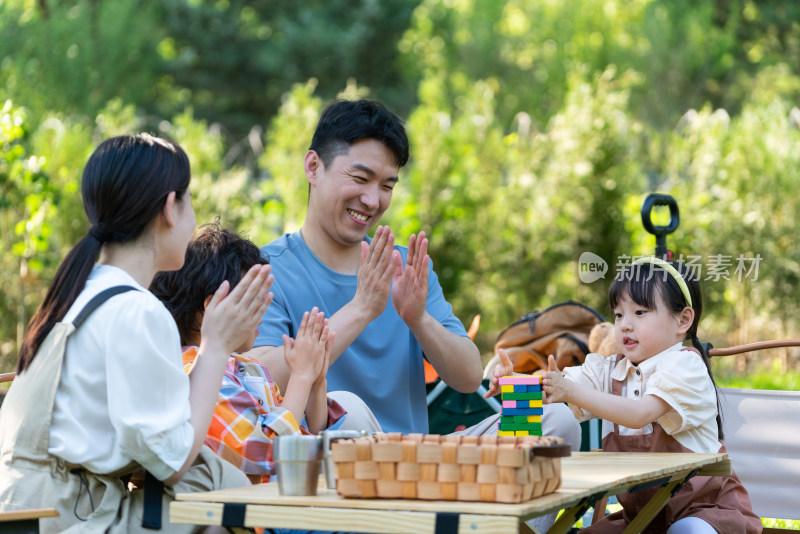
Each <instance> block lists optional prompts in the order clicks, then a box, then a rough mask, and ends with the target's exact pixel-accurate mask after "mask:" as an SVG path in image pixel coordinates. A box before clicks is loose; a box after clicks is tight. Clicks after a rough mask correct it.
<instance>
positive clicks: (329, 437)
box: [320, 430, 367, 489]
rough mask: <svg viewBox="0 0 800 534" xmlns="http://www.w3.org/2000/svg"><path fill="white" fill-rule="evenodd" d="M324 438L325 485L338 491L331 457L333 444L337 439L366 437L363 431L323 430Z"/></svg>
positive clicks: (323, 464) (321, 433)
mask: <svg viewBox="0 0 800 534" xmlns="http://www.w3.org/2000/svg"><path fill="white" fill-rule="evenodd" d="M320 435H321V436H322V467H323V470H324V471H325V485H326V486H328V489H336V472H335V469H334V465H333V458H332V457H331V443H333V442H334V441H336V440H337V439H355V438H360V437H361V436H366V435H367V433H366V432H365V431H363V430H323V431H322V432H320Z"/></svg>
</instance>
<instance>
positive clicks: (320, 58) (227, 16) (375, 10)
mask: <svg viewBox="0 0 800 534" xmlns="http://www.w3.org/2000/svg"><path fill="white" fill-rule="evenodd" d="M417 3H418V0H384V1H381V2H377V1H375V0H357V1H355V2H354V1H352V0H312V1H307V2H300V3H298V2H293V1H287V0H280V1H275V0H270V1H266V0H259V1H255V2H253V1H244V0H227V1H225V2H219V1H216V0H197V1H189V0H166V1H164V2H161V3H160V5H161V9H162V10H163V14H164V24H165V28H166V31H167V33H168V36H167V37H165V38H164V39H163V40H162V41H161V43H159V47H158V48H159V52H160V53H161V56H162V57H163V59H164V60H165V64H166V71H167V73H168V75H169V81H170V84H171V85H174V86H175V87H176V88H180V89H181V90H182V91H183V93H182V94H185V99H184V100H185V102H187V103H191V104H192V105H193V107H194V109H195V112H196V113H197V115H198V116H199V117H201V118H203V119H205V120H208V121H211V122H219V123H221V124H224V125H225V127H226V128H227V129H228V130H229V131H227V132H225V133H227V134H229V135H231V136H232V137H233V138H234V139H238V138H240V137H242V136H245V135H246V134H247V132H248V131H249V130H250V128H251V126H252V125H253V124H255V123H261V124H263V123H265V122H268V121H269V120H271V118H272V117H273V115H274V114H275V113H276V112H277V111H278V108H279V106H280V102H281V96H282V95H283V94H284V93H285V92H288V91H290V90H291V87H292V86H293V84H295V83H299V82H303V81H305V80H308V79H310V78H314V79H316V80H318V86H317V91H318V94H319V96H320V97H321V98H323V99H325V100H329V99H331V98H333V97H335V96H336V94H337V92H338V91H339V90H340V89H341V88H342V87H344V86H345V84H346V82H347V80H348V78H351V77H353V78H357V79H358V80H359V82H360V83H364V84H367V85H369V86H370V87H373V88H375V96H376V97H378V98H380V99H381V100H383V101H385V102H387V103H388V104H389V105H391V106H392V107H394V108H397V109H399V110H401V111H403V112H407V111H408V110H410V109H411V107H412V105H413V94H414V92H413V86H411V85H410V84H409V83H408V82H406V81H405V80H404V79H403V78H402V77H401V76H400V73H399V70H398V64H397V60H396V56H397V51H396V46H395V44H396V42H397V41H398V40H399V38H400V36H401V35H402V33H403V31H405V29H406V28H407V26H408V23H409V20H410V17H411V11H412V9H413V8H414V6H415V5H416V4H417ZM166 111H167V114H169V112H174V110H166Z"/></svg>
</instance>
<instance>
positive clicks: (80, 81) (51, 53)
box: [0, 0, 164, 124]
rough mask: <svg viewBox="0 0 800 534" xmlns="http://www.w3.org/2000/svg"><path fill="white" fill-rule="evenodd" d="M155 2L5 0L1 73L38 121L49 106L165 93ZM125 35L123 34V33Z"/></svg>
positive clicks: (87, 108)
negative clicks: (162, 90)
mask: <svg viewBox="0 0 800 534" xmlns="http://www.w3.org/2000/svg"><path fill="white" fill-rule="evenodd" d="M155 7H156V6H155V4H154V3H153V2H140V1H138V0H118V1H115V2H98V1H97V0H77V1H69V2H65V1H63V0H39V1H37V2H28V1H23V0H4V1H3V2H0V29H1V31H2V35H3V38H2V39H0V57H2V58H3V61H2V62H0V79H2V80H4V91H5V93H6V96H7V97H10V98H13V99H14V101H16V102H18V103H20V104H24V105H25V106H26V108H27V109H28V110H29V113H30V114H31V120H33V121H34V124H37V123H38V122H39V120H40V118H41V117H42V116H43V115H44V114H46V113H47V112H48V111H50V110H57V111H58V112H59V113H62V114H71V113H78V114H82V115H86V116H94V115H95V114H96V113H98V112H99V111H100V110H101V109H103V108H104V107H105V106H106V104H107V103H108V102H109V101H110V100H112V99H114V98H117V99H120V100H122V101H123V102H126V103H135V104H144V103H145V102H148V101H151V100H155V99H157V98H158V91H157V90H156V89H157V88H158V84H157V83H156V81H157V72H158V70H159V68H160V63H161V61H160V59H159V57H158V55H157V54H156V45H157V43H158V42H159V41H161V39H162V38H163V35H164V34H163V32H162V28H161V26H160V25H158V24H154V21H155V20H156V15H157V11H156V10H155ZM121 36H124V38H121Z"/></svg>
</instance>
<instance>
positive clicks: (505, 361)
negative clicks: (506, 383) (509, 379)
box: [483, 349, 514, 399]
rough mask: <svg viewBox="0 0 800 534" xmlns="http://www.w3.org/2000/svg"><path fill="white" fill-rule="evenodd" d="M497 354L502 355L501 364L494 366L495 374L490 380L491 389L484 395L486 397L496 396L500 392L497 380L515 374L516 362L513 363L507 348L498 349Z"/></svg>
mask: <svg viewBox="0 0 800 534" xmlns="http://www.w3.org/2000/svg"><path fill="white" fill-rule="evenodd" d="M497 354H498V356H500V364H499V365H498V366H497V367H495V368H494V375H493V376H492V378H491V379H490V380H489V391H487V392H486V393H485V394H484V395H483V397H484V398H485V399H488V398H489V397H494V396H495V395H497V394H498V393H500V386H499V385H498V383H497V381H498V379H499V378H500V377H501V376H508V375H512V374H514V364H512V363H511V358H509V357H508V353H507V352H506V350H505V349H498V350H497Z"/></svg>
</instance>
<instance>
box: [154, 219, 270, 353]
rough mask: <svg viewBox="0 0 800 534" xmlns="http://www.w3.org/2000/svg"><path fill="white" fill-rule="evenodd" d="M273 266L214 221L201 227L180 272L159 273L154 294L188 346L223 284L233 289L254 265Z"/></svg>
mask: <svg viewBox="0 0 800 534" xmlns="http://www.w3.org/2000/svg"><path fill="white" fill-rule="evenodd" d="M265 263H269V261H268V260H267V259H264V258H263V257H262V255H261V251H260V250H259V249H258V247H257V246H256V245H255V244H253V242H252V241H249V240H247V239H245V238H243V237H241V236H239V235H238V234H236V232H234V231H233V230H227V229H223V228H220V226H219V221H218V220H217V221H214V222H213V223H209V224H206V225H203V226H201V227H200V228H198V230H197V232H196V233H195V235H194V237H193V238H192V241H191V243H189V247H188V248H187V249H186V260H185V261H184V263H183V267H181V269H180V270H178V271H162V272H159V273H156V275H155V277H154V278H153V282H152V283H151V284H150V291H151V292H152V293H153V294H154V295H155V296H156V297H158V298H159V299H160V300H161V302H163V303H164V306H166V307H167V309H168V310H169V312H170V313H171V314H172V317H174V318H175V323H176V324H177V325H178V332H179V333H180V336H181V344H183V345H188V344H190V343H191V341H192V340H196V339H197V338H198V336H199V334H200V324H199V323H198V321H197V317H198V312H202V311H203V310H204V309H205V307H204V302H205V300H206V297H208V296H209V295H213V294H214V292H215V291H216V290H217V289H218V288H219V286H220V284H222V282H223V281H225V280H227V281H228V282H230V284H231V287H230V288H231V290H232V289H233V288H234V287H236V284H238V283H239V281H240V280H241V279H242V278H243V277H244V275H245V274H246V273H247V271H249V270H250V268H251V267H252V266H253V265H259V264H265Z"/></svg>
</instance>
